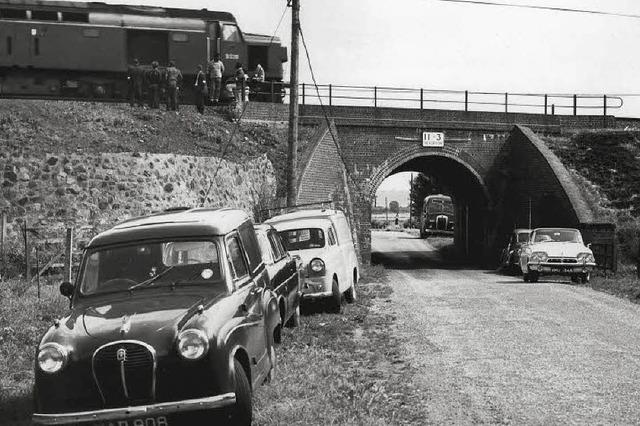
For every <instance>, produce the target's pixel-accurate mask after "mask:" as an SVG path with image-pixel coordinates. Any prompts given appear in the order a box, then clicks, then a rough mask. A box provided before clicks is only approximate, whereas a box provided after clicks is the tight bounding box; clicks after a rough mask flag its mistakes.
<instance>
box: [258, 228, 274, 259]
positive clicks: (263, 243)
mask: <svg viewBox="0 0 640 426" xmlns="http://www.w3.org/2000/svg"><path fill="white" fill-rule="evenodd" d="M257 237H258V243H259V244H260V251H261V252H262V261H263V262H264V263H265V264H267V265H271V264H272V263H273V260H274V259H276V258H277V257H278V256H277V254H276V253H275V251H274V250H273V248H272V247H271V244H270V243H269V239H268V238H267V236H266V235H265V234H262V233H259V234H257Z"/></svg>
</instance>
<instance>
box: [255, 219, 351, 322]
mask: <svg viewBox="0 0 640 426" xmlns="http://www.w3.org/2000/svg"><path fill="white" fill-rule="evenodd" d="M266 223H269V224H271V225H273V227H275V228H276V229H277V230H278V233H279V234H280V235H281V237H282V241H283V243H284V245H285V246H286V249H287V250H288V251H289V252H290V253H291V254H297V255H298V256H300V258H301V259H302V262H303V268H304V271H305V284H304V285H303V288H302V294H303V300H305V299H309V298H319V297H323V298H331V299H332V301H333V302H332V305H333V307H334V309H335V310H336V311H337V312H340V311H341V310H342V299H343V296H344V299H345V300H346V301H347V302H348V303H353V301H354V300H355V299H356V288H355V286H356V283H357V282H358V278H359V275H358V274H359V265H358V257H357V256H356V251H355V247H354V244H353V238H352V234H351V228H350V227H349V223H348V221H347V218H346V217H345V215H344V213H343V212H341V211H340V210H333V209H322V210H300V211H297V212H293V213H287V214H283V215H280V216H275V217H273V218H271V219H269V220H267V221H266Z"/></svg>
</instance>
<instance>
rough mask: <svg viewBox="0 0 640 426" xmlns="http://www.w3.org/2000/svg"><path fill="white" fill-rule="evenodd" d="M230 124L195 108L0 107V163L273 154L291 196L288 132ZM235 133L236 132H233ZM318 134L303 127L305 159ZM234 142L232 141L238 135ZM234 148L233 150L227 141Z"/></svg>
mask: <svg viewBox="0 0 640 426" xmlns="http://www.w3.org/2000/svg"><path fill="white" fill-rule="evenodd" d="M235 128H236V124H235V123H234V122H233V121H232V120H231V114H230V112H229V111H228V109H227V108H223V107H221V108H216V109H213V108H208V109H207V112H206V114H205V115H200V114H198V113H197V112H196V110H195V107H193V106H192V105H187V106H183V107H182V108H181V109H180V112H179V113H177V114H176V113H175V112H170V111H165V110H164V109H159V110H150V109H142V108H139V107H135V108H132V107H130V106H129V105H127V104H106V103H90V102H67V101H27V100H3V101H2V102H0V158H2V157H5V156H10V155H16V154H17V155H39V154H42V153H67V154H72V153H76V152H85V153H110V152H113V153H118V152H149V153H173V154H182V155H194V156H205V157H208V156H220V155H222V153H223V151H224V158H225V159H227V160H230V161H235V162H239V163H241V162H243V161H245V160H247V159H250V158H255V157H258V156H261V155H266V156H267V157H268V158H269V160H270V161H271V163H272V164H273V166H274V168H275V169H276V175H277V176H276V178H277V180H278V192H279V195H283V194H284V193H285V191H286V185H285V182H286V158H287V127H286V125H284V124H273V123H271V124H269V123H248V122H241V123H240V125H239V127H238V128H237V130H236V129H235ZM234 131H235V132H234ZM314 131H315V128H313V127H309V126H300V145H299V151H300V153H301V152H302V151H303V150H304V149H305V147H306V144H307V143H308V141H309V138H310V137H311V135H312V134H313V132H314ZM232 135H233V138H231V136H232ZM230 139H231V143H230V144H229V145H228V146H227V147H226V150H225V146H226V145H227V141H229V140H230Z"/></svg>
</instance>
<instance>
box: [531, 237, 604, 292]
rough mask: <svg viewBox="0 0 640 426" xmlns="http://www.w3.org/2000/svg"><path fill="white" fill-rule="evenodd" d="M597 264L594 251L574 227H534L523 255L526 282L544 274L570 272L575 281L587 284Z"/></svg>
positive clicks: (536, 279) (535, 280)
mask: <svg viewBox="0 0 640 426" xmlns="http://www.w3.org/2000/svg"><path fill="white" fill-rule="evenodd" d="M595 267H596V262H595V258H594V256H593V252H592V251H591V249H590V248H589V247H587V246H585V245H584V243H583V242H582V234H580V231H579V230H577V229H572V228H538V229H534V230H533V232H531V236H530V238H529V242H528V243H527V244H526V245H525V246H524V247H523V248H522V251H521V254H520V268H521V269H522V274H523V277H524V281H525V282H537V281H538V278H539V277H540V276H541V275H568V276H570V277H571V281H573V282H579V281H581V282H583V283H586V282H588V281H589V277H590V274H591V271H592V270H593V269H594V268H595Z"/></svg>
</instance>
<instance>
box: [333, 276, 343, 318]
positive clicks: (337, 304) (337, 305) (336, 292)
mask: <svg viewBox="0 0 640 426" xmlns="http://www.w3.org/2000/svg"><path fill="white" fill-rule="evenodd" d="M331 292H332V293H333V311H334V312H335V313H338V314H340V313H342V293H340V287H339V286H338V279H337V278H336V277H333V283H332V284H331Z"/></svg>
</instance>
